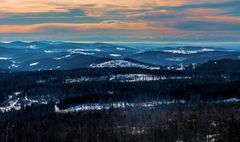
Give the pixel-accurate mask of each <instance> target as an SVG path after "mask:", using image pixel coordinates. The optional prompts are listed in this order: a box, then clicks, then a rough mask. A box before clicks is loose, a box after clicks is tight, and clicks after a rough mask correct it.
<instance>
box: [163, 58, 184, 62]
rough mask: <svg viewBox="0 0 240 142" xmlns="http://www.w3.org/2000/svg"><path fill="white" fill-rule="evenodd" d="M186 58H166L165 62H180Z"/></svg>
mask: <svg viewBox="0 0 240 142" xmlns="http://www.w3.org/2000/svg"><path fill="white" fill-rule="evenodd" d="M186 59H187V58H184V57H175V58H166V59H165V60H167V61H171V62H182V61H185V60H186Z"/></svg>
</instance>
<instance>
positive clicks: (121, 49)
mask: <svg viewBox="0 0 240 142" xmlns="http://www.w3.org/2000/svg"><path fill="white" fill-rule="evenodd" d="M116 49H117V50H120V51H123V50H125V48H120V47H118V48H116Z"/></svg>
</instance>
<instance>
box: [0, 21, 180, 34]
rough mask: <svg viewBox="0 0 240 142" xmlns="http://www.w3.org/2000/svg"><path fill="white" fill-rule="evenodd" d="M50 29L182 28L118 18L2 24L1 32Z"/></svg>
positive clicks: (27, 31) (145, 29)
mask: <svg viewBox="0 0 240 142" xmlns="http://www.w3.org/2000/svg"><path fill="white" fill-rule="evenodd" d="M47 28H49V29H58V28H59V29H70V30H75V31H90V30H99V29H101V30H102V29H103V30H127V31H154V32H159V33H179V32H182V31H180V30H176V29H173V28H169V27H166V26H164V25H162V24H161V23H160V22H147V21H136V22H122V21H116V20H109V21H104V22H101V23H42V24H28V25H0V33H32V32H44V31H45V30H46V29H47Z"/></svg>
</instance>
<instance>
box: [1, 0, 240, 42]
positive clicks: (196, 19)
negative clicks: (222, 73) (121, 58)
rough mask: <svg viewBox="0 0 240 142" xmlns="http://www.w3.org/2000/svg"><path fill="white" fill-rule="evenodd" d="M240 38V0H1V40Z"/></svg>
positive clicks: (166, 40) (116, 40)
mask: <svg viewBox="0 0 240 142" xmlns="http://www.w3.org/2000/svg"><path fill="white" fill-rule="evenodd" d="M17 40H18V41H19V40H20V41H37V40H51V41H75V42H148V43H149V42H150V43H151V42H238V41H240V0H0V41H17Z"/></svg>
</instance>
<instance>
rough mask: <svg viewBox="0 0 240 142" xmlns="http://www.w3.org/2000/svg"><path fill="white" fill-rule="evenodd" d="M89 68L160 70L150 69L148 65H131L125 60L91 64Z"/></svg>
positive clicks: (131, 63)
mask: <svg viewBox="0 0 240 142" xmlns="http://www.w3.org/2000/svg"><path fill="white" fill-rule="evenodd" d="M89 67H90V68H119V67H120V68H131V67H133V68H144V69H152V70H154V69H160V68H159V67H152V66H148V65H143V64H139V63H133V62H130V61H125V60H111V61H107V62H103V63H100V64H91V65H90V66H89Z"/></svg>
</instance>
